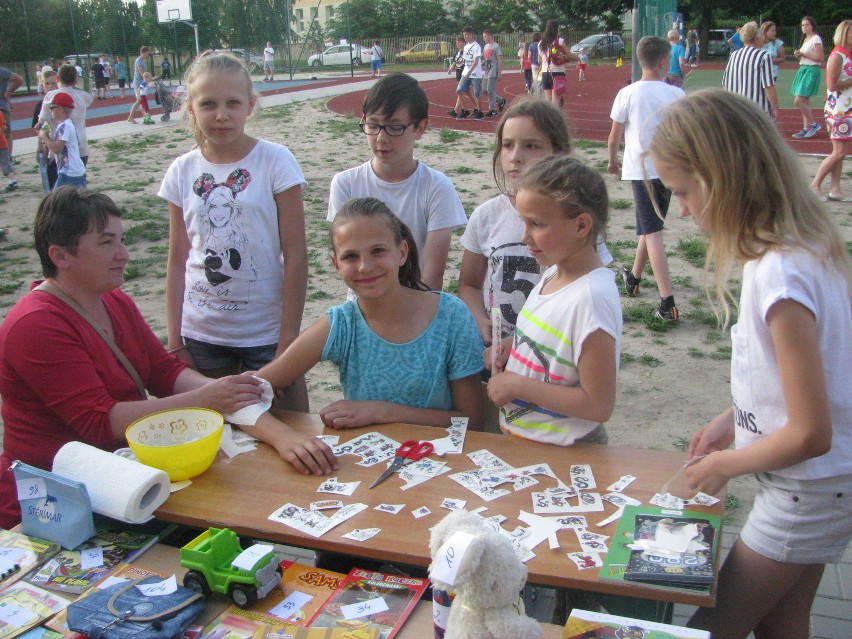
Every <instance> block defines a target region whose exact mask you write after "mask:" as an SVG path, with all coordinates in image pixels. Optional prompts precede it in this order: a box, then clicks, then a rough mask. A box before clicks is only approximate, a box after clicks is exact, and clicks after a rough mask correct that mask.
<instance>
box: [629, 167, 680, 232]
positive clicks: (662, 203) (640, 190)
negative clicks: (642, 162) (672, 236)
mask: <svg viewBox="0 0 852 639" xmlns="http://www.w3.org/2000/svg"><path fill="white" fill-rule="evenodd" d="M650 182H651V190H652V191H653V193H654V200H656V202H657V207H658V208H659V209H660V214H659V215H658V214H657V209H655V208H654V203H653V202H652V201H651V195H650V194H649V193H648V189H647V188H646V187H645V182H644V181H643V180H633V181H631V182H630V184H631V186H632V187H633V200H634V202H635V203H636V235H650V234H651V233H658V232H660V231H662V230H663V221H664V220H665V219H666V214H667V213H668V212H669V202H670V201H671V199H672V192H671V191H669V190H668V189H667V188H666V187H665V186H663V183H662V181H661V180H659V179H656V178H655V179H653V180H651V181H650ZM660 216H662V217H660Z"/></svg>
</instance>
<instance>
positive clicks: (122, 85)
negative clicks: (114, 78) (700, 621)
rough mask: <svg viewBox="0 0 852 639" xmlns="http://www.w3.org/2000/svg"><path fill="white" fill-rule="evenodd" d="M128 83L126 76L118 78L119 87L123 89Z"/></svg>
mask: <svg viewBox="0 0 852 639" xmlns="http://www.w3.org/2000/svg"><path fill="white" fill-rule="evenodd" d="M126 84H127V80H125V79H124V78H119V79H118V88H119V89H123V88H124V87H125V85H126Z"/></svg>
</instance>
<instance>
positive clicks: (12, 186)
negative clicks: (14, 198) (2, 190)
mask: <svg viewBox="0 0 852 639" xmlns="http://www.w3.org/2000/svg"><path fill="white" fill-rule="evenodd" d="M17 190H18V183H17V182H9V185H8V186H7V187H6V193H11V192H12V191H17Z"/></svg>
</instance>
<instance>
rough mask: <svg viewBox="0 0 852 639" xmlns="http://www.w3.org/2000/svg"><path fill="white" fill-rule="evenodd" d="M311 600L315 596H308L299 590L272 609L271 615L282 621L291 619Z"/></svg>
mask: <svg viewBox="0 0 852 639" xmlns="http://www.w3.org/2000/svg"><path fill="white" fill-rule="evenodd" d="M311 599H313V595H308V594H306V593H304V592H299V591H298V590H297V591H295V592H292V593H290V595H289V596H288V597H287V598H286V599H285V600H284V601H282V602H281V603H279V604H278V605H277V606H275V607H274V608H272V609H271V610H270V611H269V613H270V614H272V615H275V616H276V617H280V618H281V619H289V618H290V617H292V616H293V615H295V614H296V613H297V612H299V611H300V610H301V609H302V607H303V606H304V605H305V604H306V603H308V602H309V601H310V600H311Z"/></svg>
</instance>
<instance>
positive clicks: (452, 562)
mask: <svg viewBox="0 0 852 639" xmlns="http://www.w3.org/2000/svg"><path fill="white" fill-rule="evenodd" d="M474 537H475V535H473V534H471V533H468V532H457V533H454V534H453V535H452V536H451V537H450V538H449V539H447V541H445V542H444V545H443V546H441V548H440V549H439V550H438V554H437V555H435V560H434V561H433V562H432V571H431V573H430V575H429V576H430V577H431V578H432V580H433V581H441V582H443V583H445V584H449V585H450V586H452V585H453V584H454V583H455V582H456V575H457V574H458V572H459V566H460V565H461V562H462V558H464V554H465V553H466V552H467V549H468V547H469V546H470V542H472V541H473V540H474Z"/></svg>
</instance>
